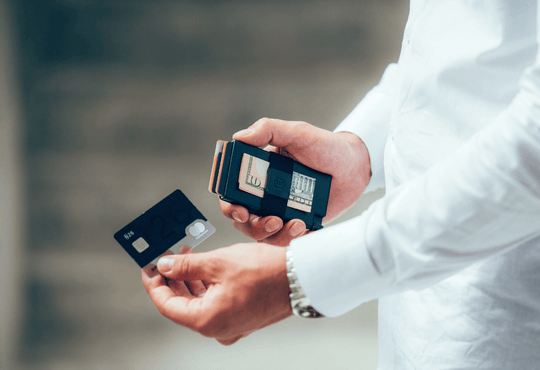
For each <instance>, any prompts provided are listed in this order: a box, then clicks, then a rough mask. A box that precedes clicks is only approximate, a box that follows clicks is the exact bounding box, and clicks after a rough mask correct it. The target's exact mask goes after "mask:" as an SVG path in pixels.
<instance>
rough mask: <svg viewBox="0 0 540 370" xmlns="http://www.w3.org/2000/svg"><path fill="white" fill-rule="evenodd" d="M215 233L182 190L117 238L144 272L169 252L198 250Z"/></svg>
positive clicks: (143, 216) (148, 212)
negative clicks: (185, 246) (187, 249)
mask: <svg viewBox="0 0 540 370" xmlns="http://www.w3.org/2000/svg"><path fill="white" fill-rule="evenodd" d="M215 231H216V229H215V228H214V227H213V226H212V224H210V222H208V220H207V219H206V217H204V216H203V214H202V213H201V212H200V211H199V210H198V209H197V208H196V207H195V206H194V205H193V203H191V202H190V201H189V199H188V198H187V197H186V196H185V195H184V193H182V192H181V191H180V190H175V191H174V192H172V193H171V194H170V195H168V196H167V197H165V198H164V199H163V200H161V201H160V202H159V203H157V204H156V205H154V206H153V207H152V208H150V209H149V210H148V211H146V212H144V213H143V214H142V215H140V216H139V217H137V218H136V219H135V220H133V221H132V222H130V223H129V224H128V225H126V226H125V227H123V228H122V229H121V230H120V231H118V232H117V233H116V234H114V238H115V239H116V241H117V242H118V243H119V244H120V245H121V246H122V248H124V249H125V251H126V252H127V253H128V254H129V255H130V256H131V257H132V258H133V259H134V260H135V262H137V264H138V265H139V266H140V267H141V268H142V267H144V266H146V265H148V264H149V263H150V262H152V261H154V260H155V259H156V258H158V257H159V256H160V255H162V254H163V253H164V252H165V251H167V250H168V249H170V250H171V251H172V252H173V253H178V250H177V249H178V248H179V247H181V246H183V245H187V246H190V247H191V248H195V247H196V246H197V245H199V244H200V243H201V242H202V241H204V240H205V239H206V238H208V237H209V236H210V235H212V234H213V233H214V232H215Z"/></svg>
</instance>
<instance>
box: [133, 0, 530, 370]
mask: <svg viewBox="0 0 540 370" xmlns="http://www.w3.org/2000/svg"><path fill="white" fill-rule="evenodd" d="M537 8H538V6H537V1H535V0H476V1H466V0H452V1H448V0H412V1H411V9H410V15H409V20H408V23H407V27H406V29H405V33H404V40H403V45H402V51H401V55H400V59H399V61H398V63H397V64H396V65H391V66H389V67H388V69H387V70H386V72H385V74H384V76H383V78H382V80H381V82H380V84H379V85H378V86H377V87H375V88H374V89H373V90H372V91H371V92H370V93H369V94H368V95H367V96H366V97H365V98H364V99H363V100H362V101H361V102H360V104H359V105H358V106H357V107H356V108H355V110H354V111H353V112H352V113H351V114H350V115H349V116H348V117H347V118H346V119H345V120H344V122H343V123H342V124H341V125H340V126H339V127H338V129H337V130H336V131H337V132H335V133H330V132H327V131H324V130H321V129H317V128H315V127H313V126H310V125H308V124H306V123H302V122H285V121H279V120H271V119H263V120H260V121H259V122H257V123H255V124H254V125H253V126H252V127H251V128H250V129H248V130H246V131H241V132H239V133H237V134H235V136H234V138H235V139H237V140H240V141H244V142H247V143H249V144H253V145H257V146H263V145H266V144H270V145H271V146H273V147H276V148H278V149H277V150H279V151H280V152H281V153H282V154H286V155H289V156H291V157H292V158H294V159H295V160H297V161H299V162H302V163H304V164H306V165H307V166H310V167H313V168H315V169H317V170H319V171H322V172H326V173H329V174H331V175H332V176H333V182H332V189H331V194H330V203H329V210H328V216H327V219H326V221H328V220H330V219H333V218H335V217H337V216H338V215H339V214H340V213H342V212H343V211H344V210H345V209H347V208H348V207H350V206H351V205H352V204H353V203H354V202H355V201H356V200H357V199H358V197H359V196H360V195H361V194H362V193H363V192H367V191H370V190H374V189H376V188H378V187H381V186H384V184H386V195H385V196H384V197H383V198H382V199H380V200H378V201H377V202H375V203H373V204H372V205H371V207H370V208H369V209H368V210H367V211H366V212H364V213H363V214H362V215H360V216H359V217H357V218H354V219H352V220H350V221H347V222H344V223H341V224H339V225H336V226H333V227H329V228H325V229H323V230H320V231H317V232H314V233H310V234H308V235H304V234H306V233H305V229H304V228H303V225H302V224H301V221H299V220H293V221H290V222H289V223H287V224H285V225H283V224H282V222H281V220H280V219H277V218H275V217H265V218H259V217H256V216H253V215H249V214H248V212H247V211H246V210H245V209H243V208H241V207H238V206H233V205H229V204H226V203H222V210H223V212H224V214H225V215H226V216H228V217H229V218H231V219H233V220H234V221H233V223H234V225H235V227H236V228H237V229H239V230H241V231H242V232H244V233H245V234H246V235H249V236H251V237H253V238H254V239H256V240H258V241H261V242H262V243H258V244H257V243H253V244H240V245H234V246H231V247H228V248H222V249H219V250H216V251H212V252H208V253H200V254H189V255H183V256H171V257H164V258H162V259H161V260H160V261H159V264H158V267H157V269H156V268H154V269H151V268H149V269H147V270H145V272H144V273H143V280H144V284H145V286H146V289H147V291H148V292H149V294H150V297H151V298H152V300H153V301H154V303H155V304H156V306H157V307H158V309H159V310H160V312H161V313H162V314H163V315H164V316H166V317H168V318H170V319H171V320H173V321H175V322H177V323H178V324H180V325H184V326H187V327H189V328H191V329H193V330H196V331H198V332H200V333H201V334H203V335H206V336H210V337H214V338H217V339H218V340H219V341H220V342H221V343H223V344H232V343H234V342H235V341H237V340H239V339H240V338H242V337H245V336H246V335H248V334H249V333H251V332H252V331H254V330H257V329H260V328H262V327H264V326H266V325H269V324H272V323H275V322H277V321H279V320H282V319H284V318H286V317H288V316H290V315H292V312H291V306H290V302H289V299H288V294H289V292H290V291H291V290H290V287H289V284H290V283H291V282H289V281H288V277H287V275H286V273H287V267H288V270H289V278H290V279H291V280H292V284H293V285H294V286H293V293H295V294H296V293H298V292H297V286H298V285H299V286H300V287H301V288H302V292H300V294H302V293H303V294H304V295H305V297H306V298H305V299H303V300H300V301H299V300H296V299H293V301H294V302H293V303H294V304H295V311H296V313H300V314H302V313H304V314H307V315H311V316H318V315H317V313H320V314H322V315H325V316H337V315H340V314H342V313H344V312H347V311H349V310H351V309H353V308H354V307H356V306H358V305H360V304H362V303H363V302H366V301H369V300H372V299H375V298H379V341H380V343H379V345H380V351H379V369H380V370H389V369H430V370H433V369H537V368H538V364H539V363H540V351H538V348H539V347H538V346H539V343H540V61H539V60H538V59H537V50H538V37H539V36H538V35H539V34H540V33H539V32H538V31H537V29H538V25H537ZM370 171H372V173H373V175H372V177H371V178H370ZM298 236H301V237H298ZM293 239H294V240H293ZM271 244H272V245H271ZM288 244H290V246H289V247H288V248H289V251H290V253H289V254H287V255H286V253H285V248H281V247H278V246H283V245H288ZM273 245H274V246H273ZM276 245H277V246H276ZM287 260H288V262H289V263H288V265H289V266H287V264H286V261H287ZM292 267H294V270H292ZM164 277H166V278H168V279H169V280H165V279H164ZM197 280H203V281H204V282H205V283H206V287H207V290H206V292H205V293H204V295H201V296H200V297H196V296H193V295H192V294H191V293H190V291H189V290H188V288H187V286H190V284H192V285H193V284H199V286H200V281H199V282H196V281H197ZM167 281H168V282H169V285H167ZM183 281H188V282H187V283H183ZM189 281H193V282H191V283H190V282H189ZM185 284H187V286H186V285H185ZM293 298H294V297H293ZM298 302H300V303H298Z"/></svg>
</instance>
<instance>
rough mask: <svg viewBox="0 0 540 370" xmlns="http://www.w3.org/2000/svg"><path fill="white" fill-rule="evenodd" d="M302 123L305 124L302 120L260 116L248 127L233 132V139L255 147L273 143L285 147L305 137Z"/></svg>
mask: <svg viewBox="0 0 540 370" xmlns="http://www.w3.org/2000/svg"><path fill="white" fill-rule="evenodd" d="M302 124H304V125H306V124H305V123H304V122H294V121H283V120H280V119H273V118H261V119H260V120H258V121H257V122H255V123H254V124H253V125H251V126H250V127H249V128H248V129H246V130H242V131H238V132H237V133H235V134H234V135H233V139H235V140H238V141H242V142H244V143H246V144H250V145H253V146H257V147H263V146H266V145H273V146H275V147H278V148H287V147H289V146H292V145H294V144H295V143H296V141H297V140H298V139H305V138H304V137H303V136H304V135H303V133H302V132H303V131H305V129H304V128H303V127H302V126H303V125H302Z"/></svg>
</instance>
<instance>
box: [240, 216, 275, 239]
mask: <svg viewBox="0 0 540 370" xmlns="http://www.w3.org/2000/svg"><path fill="white" fill-rule="evenodd" d="M233 225H234V227H235V228H236V229H237V230H239V231H241V232H242V233H243V234H244V235H246V236H248V237H250V238H253V239H255V240H263V239H266V238H268V237H269V236H271V235H274V234H275V233H277V232H278V231H279V230H280V229H281V228H282V227H283V221H282V220H281V218H279V217H276V216H267V217H258V216H256V215H251V216H250V218H249V221H248V222H246V223H239V222H233Z"/></svg>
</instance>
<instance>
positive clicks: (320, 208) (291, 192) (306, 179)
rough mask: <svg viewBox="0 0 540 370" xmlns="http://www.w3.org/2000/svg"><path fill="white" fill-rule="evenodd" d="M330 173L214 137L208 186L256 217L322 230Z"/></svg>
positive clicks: (330, 180) (236, 142) (330, 181)
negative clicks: (272, 217)
mask: <svg viewBox="0 0 540 370" xmlns="http://www.w3.org/2000/svg"><path fill="white" fill-rule="evenodd" d="M331 183H332V176H330V175H328V174H325V173H322V172H319V171H316V170H314V169H312V168H309V167H307V166H305V165H303V164H301V163H298V162H296V161H294V160H293V159H291V158H288V157H285V156H282V155H279V154H277V153H272V152H267V151H265V150H262V149H259V148H257V147H254V146H251V145H248V144H245V143H242V142H240V141H235V140H233V141H230V142H228V141H221V140H220V141H218V142H217V144H216V151H215V153H214V161H213V165H212V172H211V175H210V184H209V188H208V189H209V190H210V192H212V193H215V194H218V195H219V196H220V198H221V199H222V200H224V201H227V202H229V203H232V204H238V205H241V206H244V207H246V208H247V209H248V210H249V211H250V212H251V213H253V214H256V215H258V216H269V215H274V216H278V217H281V218H282V219H283V221H284V222H287V221H289V220H292V219H301V220H303V221H304V222H305V224H306V228H307V229H308V230H318V229H321V228H322V219H323V218H324V217H325V216H326V209H327V206H328V196H329V194H330V186H331Z"/></svg>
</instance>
